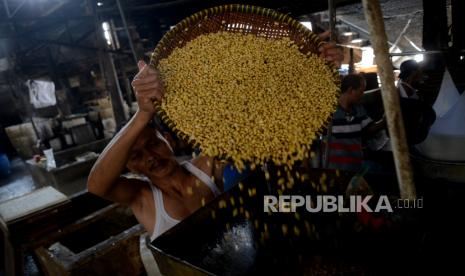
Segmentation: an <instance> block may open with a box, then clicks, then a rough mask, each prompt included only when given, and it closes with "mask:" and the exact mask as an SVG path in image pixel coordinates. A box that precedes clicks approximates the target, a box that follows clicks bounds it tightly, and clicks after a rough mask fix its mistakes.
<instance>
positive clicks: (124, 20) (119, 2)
mask: <svg viewBox="0 0 465 276" xmlns="http://www.w3.org/2000/svg"><path fill="white" fill-rule="evenodd" d="M116 4H117V5H118V10H119V15H120V16H121V20H122V21H123V26H124V30H125V31H126V35H127V36H128V41H129V46H130V47H131V52H132V55H133V57H134V62H135V63H136V65H137V54H136V50H135V48H134V44H133V43H132V37H131V34H130V33H129V29H128V24H127V22H126V17H125V16H124V11H123V8H122V6H121V1H120V0H116Z"/></svg>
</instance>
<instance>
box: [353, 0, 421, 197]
mask: <svg viewBox="0 0 465 276" xmlns="http://www.w3.org/2000/svg"><path fill="white" fill-rule="evenodd" d="M362 2H363V8H364V11H365V18H366V20H367V22H368V26H369V30H370V37H371V44H372V46H373V50H374V52H375V61H376V64H377V66H378V73H379V77H380V79H381V85H382V89H381V95H382V98H383V105H384V110H385V114H386V119H387V125H388V129H389V135H390V138H391V147H392V153H393V154H394V162H395V165H396V173H397V179H398V182H399V190H400V196H401V198H403V199H415V197H416V191H415V185H414V183H413V174H412V167H411V164H410V158H409V150H408V146H407V139H406V137H405V129H404V122H403V120H402V113H401V110H400V100H399V93H398V92H397V89H396V87H395V85H394V73H393V66H392V63H391V61H390V59H389V48H388V43H387V36H386V31H385V29H384V21H383V14H382V12H381V7H380V5H379V1H378V0H363V1H362Z"/></svg>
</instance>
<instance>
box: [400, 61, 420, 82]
mask: <svg viewBox="0 0 465 276" xmlns="http://www.w3.org/2000/svg"><path fill="white" fill-rule="evenodd" d="M419 69H420V65H419V64H418V62H416V61H415V60H413V59H409V60H406V61H404V62H402V63H401V64H400V74H399V79H401V80H404V81H405V80H407V78H408V77H410V76H411V75H412V74H413V73H415V72H416V71H418V70H419Z"/></svg>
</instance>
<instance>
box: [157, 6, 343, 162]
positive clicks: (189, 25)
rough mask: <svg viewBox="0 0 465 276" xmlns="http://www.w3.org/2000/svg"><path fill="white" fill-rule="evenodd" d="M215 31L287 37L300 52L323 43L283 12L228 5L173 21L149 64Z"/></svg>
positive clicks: (333, 69)
mask: <svg viewBox="0 0 465 276" xmlns="http://www.w3.org/2000/svg"><path fill="white" fill-rule="evenodd" d="M216 32H233V33H241V34H252V35H255V36H258V37H265V38H267V39H281V38H285V37H288V38H290V39H291V40H292V41H294V43H295V44H296V45H297V46H298V47H299V51H300V52H302V53H303V54H307V53H309V52H311V53H315V54H317V55H318V54H319V50H318V49H319V48H320V46H321V45H322V44H324V43H325V42H323V41H321V40H320V38H319V37H318V35H316V34H315V33H313V32H312V31H310V30H309V29H308V28H306V27H305V26H304V25H302V24H301V23H300V22H298V21H296V20H295V19H293V18H291V17H290V16H288V15H286V14H282V13H279V12H276V11H274V10H271V9H267V8H261V7H256V6H250V5H241V4H231V5H224V6H218V7H214V8H209V9H206V10H203V11H200V12H198V13H195V14H193V15H191V16H189V17H187V18H185V19H184V20H182V21H181V22H179V23H178V24H176V25H175V26H174V27H173V28H172V29H171V30H170V31H168V32H167V33H166V34H165V35H164V36H163V38H162V39H161V40H160V41H159V43H158V44H157V46H156V48H155V50H154V51H153V53H152V55H151V59H150V65H151V66H153V67H154V68H157V67H158V64H159V61H160V60H162V59H164V58H167V57H168V56H169V55H170V54H171V53H172V52H173V50H174V49H176V48H182V47H184V46H185V45H186V43H188V42H189V41H191V40H193V39H195V38H196V37H198V36H200V35H204V34H208V33H216ZM326 64H327V66H329V67H330V68H331V72H332V75H333V78H334V82H335V83H337V84H338V83H339V81H340V78H339V72H338V69H337V68H336V67H335V66H334V65H332V64H330V63H326ZM337 86H338V87H339V85H337ZM339 92H340V91H336V93H339ZM154 104H155V107H156V110H157V114H158V115H159V116H160V118H161V119H162V120H163V122H164V123H166V124H167V125H168V126H169V127H170V128H171V129H172V130H173V131H174V132H175V133H176V134H177V135H178V136H179V137H181V138H183V139H184V140H185V141H191V143H192V144H193V145H194V146H198V144H197V143H196V142H195V141H192V140H190V139H189V137H188V135H186V134H185V133H183V132H182V131H180V130H179V129H177V128H176V125H175V123H174V122H173V121H171V120H170V118H169V117H168V116H167V115H166V113H165V112H164V111H163V110H162V109H161V108H160V105H159V103H158V102H154ZM220 158H228V156H220Z"/></svg>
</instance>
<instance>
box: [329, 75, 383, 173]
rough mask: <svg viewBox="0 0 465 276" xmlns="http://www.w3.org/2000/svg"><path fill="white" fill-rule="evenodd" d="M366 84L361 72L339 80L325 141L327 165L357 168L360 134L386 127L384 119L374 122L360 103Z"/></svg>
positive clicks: (355, 169)
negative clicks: (326, 142)
mask: <svg viewBox="0 0 465 276" xmlns="http://www.w3.org/2000/svg"><path fill="white" fill-rule="evenodd" d="M365 87H366V82H365V78H364V77H363V76H362V75H360V74H351V75H347V76H345V77H344V78H343V79H342V82H341V96H340V98H339V104H338V107H337V109H336V112H335V113H334V114H333V120H332V125H331V129H330V135H329V140H328V157H327V162H328V165H327V167H328V168H331V169H340V170H349V171H359V170H360V169H361V167H362V162H363V152H362V135H364V134H366V133H373V132H376V131H378V130H380V129H381V128H383V127H384V126H385V124H384V120H382V121H379V122H376V123H374V122H373V120H372V119H371V118H370V117H368V115H367V113H366V111H365V108H364V107H363V105H362V104H360V100H361V99H362V96H363V91H365Z"/></svg>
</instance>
